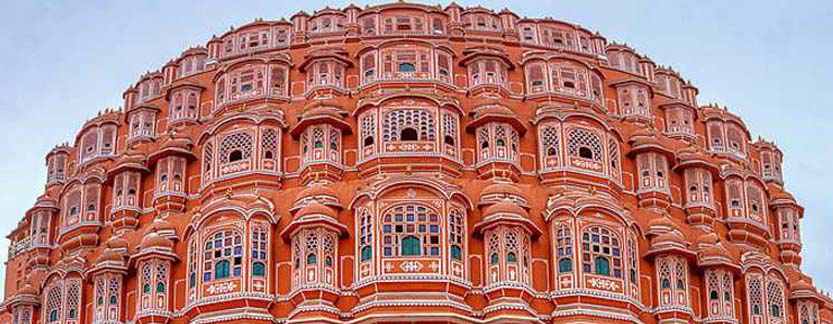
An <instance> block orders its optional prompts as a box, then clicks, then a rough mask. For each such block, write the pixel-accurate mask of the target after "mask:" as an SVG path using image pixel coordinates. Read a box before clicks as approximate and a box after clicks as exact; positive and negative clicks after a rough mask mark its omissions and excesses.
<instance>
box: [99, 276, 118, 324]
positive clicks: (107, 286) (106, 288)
mask: <svg viewBox="0 0 833 324" xmlns="http://www.w3.org/2000/svg"><path fill="white" fill-rule="evenodd" d="M121 284H122V283H121V278H119V277H117V276H100V277H98V278H96V280H95V290H94V293H95V304H94V305H95V306H94V307H95V308H94V309H95V313H94V314H95V321H96V322H103V321H117V320H118V319H119V314H120V312H119V310H120V306H119V300H120V299H121V298H120V296H121Z"/></svg>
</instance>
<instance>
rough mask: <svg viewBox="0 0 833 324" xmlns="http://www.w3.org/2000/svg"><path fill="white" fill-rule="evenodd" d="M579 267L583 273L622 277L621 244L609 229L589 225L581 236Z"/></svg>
mask: <svg viewBox="0 0 833 324" xmlns="http://www.w3.org/2000/svg"><path fill="white" fill-rule="evenodd" d="M581 249H582V251H581V267H582V271H583V272H584V273H588V274H595V275H600V276H610V277H615V278H620V279H621V278H622V267H623V262H622V254H623V253H622V246H621V241H620V240H619V237H618V236H617V235H616V234H615V233H613V232H611V231H610V230H608V229H606V228H604V227H600V226H591V227H588V228H586V229H584V232H583V233H582V236H581Z"/></svg>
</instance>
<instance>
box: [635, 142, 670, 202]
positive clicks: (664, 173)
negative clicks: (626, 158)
mask: <svg viewBox="0 0 833 324" xmlns="http://www.w3.org/2000/svg"><path fill="white" fill-rule="evenodd" d="M636 163H637V168H638V169H639V191H642V192H645V191H660V192H668V191H669V189H668V161H667V160H666V158H665V156H663V155H661V154H659V153H653V152H647V153H641V154H639V155H637V157H636Z"/></svg>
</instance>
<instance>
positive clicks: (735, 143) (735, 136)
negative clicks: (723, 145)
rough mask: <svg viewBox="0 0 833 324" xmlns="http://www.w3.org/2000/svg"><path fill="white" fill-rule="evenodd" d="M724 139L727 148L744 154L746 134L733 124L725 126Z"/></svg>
mask: <svg viewBox="0 0 833 324" xmlns="http://www.w3.org/2000/svg"><path fill="white" fill-rule="evenodd" d="M726 140H727V142H728V144H729V147H728V148H729V150H730V151H731V152H733V153H735V154H738V155H741V156H743V155H746V136H745V135H743V133H742V132H741V131H740V129H738V127H737V126H735V125H727V126H726Z"/></svg>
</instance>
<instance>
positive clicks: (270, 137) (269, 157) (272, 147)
mask: <svg viewBox="0 0 833 324" xmlns="http://www.w3.org/2000/svg"><path fill="white" fill-rule="evenodd" d="M278 134H279V133H278V131H277V130H275V129H273V128H264V129H262V132H261V134H260V155H261V159H263V168H264V169H266V170H271V171H278V169H279V165H280V164H279V159H280V148H279V145H280V135H278Z"/></svg>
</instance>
